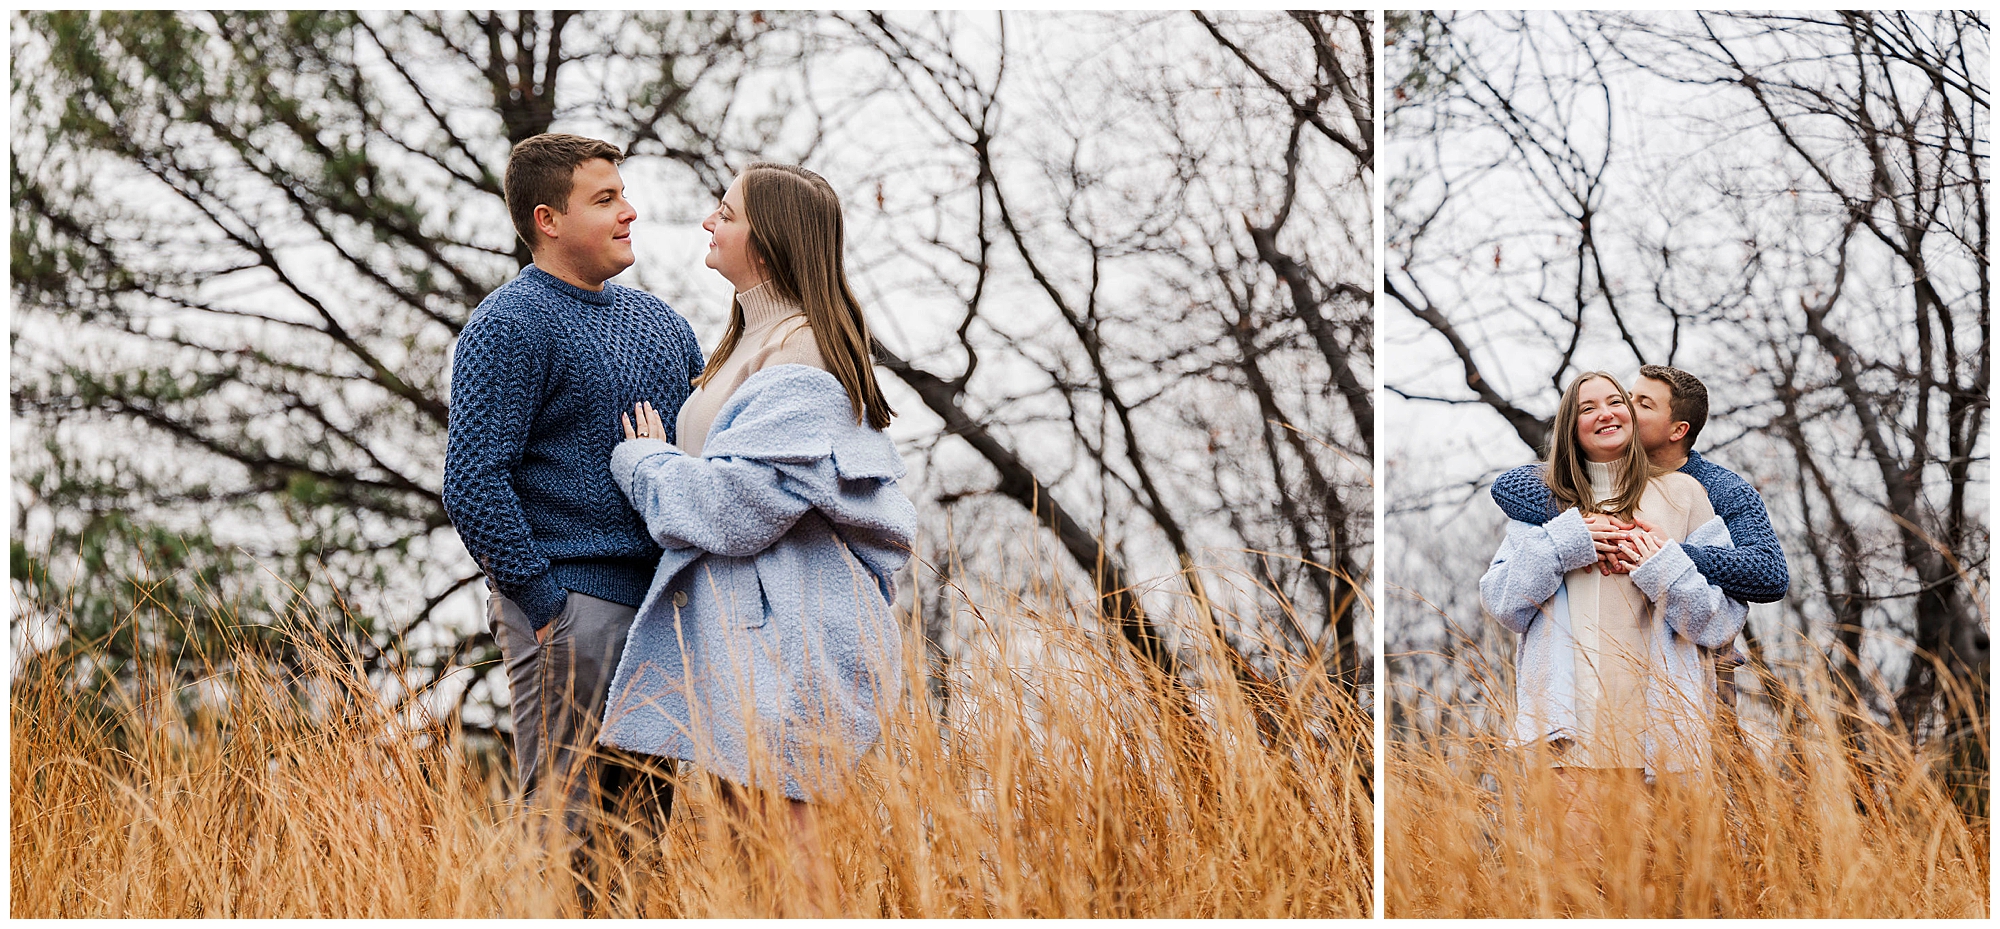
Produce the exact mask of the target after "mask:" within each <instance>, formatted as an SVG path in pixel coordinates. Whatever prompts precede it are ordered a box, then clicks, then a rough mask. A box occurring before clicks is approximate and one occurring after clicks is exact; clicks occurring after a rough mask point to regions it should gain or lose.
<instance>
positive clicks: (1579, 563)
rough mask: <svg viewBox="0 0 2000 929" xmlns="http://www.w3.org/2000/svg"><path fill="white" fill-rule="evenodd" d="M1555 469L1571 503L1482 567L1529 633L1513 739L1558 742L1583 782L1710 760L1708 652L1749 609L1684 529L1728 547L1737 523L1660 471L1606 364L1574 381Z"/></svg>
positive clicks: (1505, 615) (1495, 603) (1554, 484)
mask: <svg viewBox="0 0 2000 929" xmlns="http://www.w3.org/2000/svg"><path fill="white" fill-rule="evenodd" d="M1544 477H1545V479H1546V480H1547V481H1548V484H1549V490H1550V493H1551V495H1552V496H1553V497H1554V498H1555V500H1556V505H1557V506H1558V507H1562V508H1563V512H1562V514H1561V515H1560V516H1558V517H1557V518H1555V519H1553V520H1551V521H1549V523H1548V524H1546V525H1542V526H1537V525H1533V524H1531V523H1524V522H1514V523H1511V524H1510V525H1509V526H1508V529H1507V538H1506V540H1505V541H1504V542H1502V543H1501V546H1500V551H1499V552H1498V553H1497V554H1495V555H1494V556H1493V563H1492V565H1491V566H1490V567H1489V568H1487V571H1486V576H1485V577H1482V578H1481V579H1480V581H1479V592H1480V597H1481V599H1482V600H1484V602H1485V604H1486V608H1487V610H1489V611H1490V612H1491V613H1492V614H1493V615H1494V617H1495V618H1497V619H1499V620H1500V622H1501V623H1502V624H1503V625H1505V626H1506V627H1507V628H1508V629H1511V630H1513V631H1514V632H1516V633H1520V634H1521V640H1520V643H1519V645H1518V647H1517V649H1516V652H1515V687H1516V696H1517V698H1518V705H1517V710H1516V716H1515V722H1514V737H1515V740H1516V741H1517V742H1518V743H1520V744H1523V745H1539V744H1543V743H1547V744H1548V745H1549V746H1550V748H1551V750H1552V751H1553V753H1554V761H1553V764H1554V766H1555V767H1556V768H1558V769H1560V770H1559V772H1558V773H1559V775H1560V776H1561V778H1562V779H1563V781H1564V783H1565V786H1566V788H1568V789H1570V790H1572V792H1583V793H1593V792H1595V791H1597V790H1601V789H1602V788H1603V787H1604V786H1605V785H1604V783H1602V782H1604V781H1606V780H1618V779H1627V780H1639V779H1641V778H1644V779H1651V778H1652V777H1654V776H1655V775H1656V774H1657V772H1660V771H1669V772H1686V771H1692V770H1695V769H1697V768H1699V767H1700V766H1701V765H1702V764H1704V763H1705V761H1706V755H1707V747H1708V722H1709V719H1710V718H1711V717H1712V715H1713V712H1714V710H1713V702H1714V694H1715V681H1714V672H1713V668H1712V665H1711V664H1710V662H1708V661H1706V660H1705V656H1704V652H1705V651H1706V650H1708V649H1715V648H1720V647H1723V646H1726V645H1728V644H1729V643H1730V642H1731V641H1732V640H1734V639H1735V638H1736V634H1737V633H1738V632H1740V631H1741V630H1742V628H1743V620H1744V618H1745V616H1746V615H1747V614H1748V608H1747V607H1746V606H1745V605H1744V604H1743V603H1742V602H1741V601H1738V600H1733V599H1730V598H1729V597H1728V596H1726V595H1725V594H1723V593H1722V590H1721V589H1720V588H1718V587H1715V586H1713V585H1711V584H1709V583H1708V581H1707V579H1705V578H1703V577H1702V575H1701V572H1699V571H1697V570H1696V569H1695V567H1694V563H1693V562H1692V561H1690V560H1689V559H1688V557H1687V554H1686V552H1684V551H1682V550H1681V547H1680V543H1679V542H1677V541H1675V540H1676V539H1686V540H1687V541H1688V542H1689V543H1690V544H1701V545H1729V544H1730V541H1729V530H1728V529H1727V528H1726V527H1725V526H1724V525H1723V523H1722V520H1720V519H1718V518H1716V516H1715V512H1714V510H1713V509H1711V508H1710V506H1709V502H1708V494H1707V492H1706V491H1705V490H1703V489H1702V486H1701V484H1700V483H1699V482H1697V481H1696V480H1695V479H1694V478H1692V477H1689V476H1687V475H1685V474H1681V473H1679V472H1675V471H1667V472H1663V473H1654V472H1653V470H1652V467H1651V464H1650V463H1649V462H1648V460H1647V458H1646V452H1645V449H1644V448H1643V447H1642V446H1641V445H1640V443H1639V441H1638V437H1637V430H1635V429H1634V428H1633V426H1632V412H1631V402H1630V398H1629V397H1628V396H1627V395H1626V393H1625V389H1624V388H1623V387H1621V386H1620V385H1619V384H1618V381H1617V380H1616V379H1614V378H1613V377H1612V376H1611V375H1609V374H1605V373H1603V372H1589V373H1586V374H1581V375H1578V376H1577V378H1576V379H1575V380H1573V381H1571V382H1570V384H1569V387H1568V388H1567V389H1565V390H1564V391H1563V396H1562V401H1561V404H1560V406H1559V407H1558V409H1557V412H1556V423H1555V430H1554V435H1553V438H1552V441H1551V443H1550V450H1549V457H1548V463H1547V467H1546V468H1545V470H1544ZM1600 543H1602V545H1603V547H1605V548H1608V549H1611V551H1610V552H1609V553H1608V555H1607V557H1606V561H1605V564H1604V565H1603V569H1600V550H1599V548H1600ZM1586 781H1594V782H1596V783H1586ZM1584 805H1586V806H1594V805H1595V804H1592V803H1585V804H1584Z"/></svg>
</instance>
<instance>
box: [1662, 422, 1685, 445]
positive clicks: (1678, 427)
mask: <svg viewBox="0 0 2000 929" xmlns="http://www.w3.org/2000/svg"><path fill="white" fill-rule="evenodd" d="M1687 434H1688V424H1687V423H1684V422H1682V423H1675V424H1674V426H1673V428H1672V429H1668V430H1667V441H1669V442H1679V441H1680V440H1682V439H1685V438H1687Z"/></svg>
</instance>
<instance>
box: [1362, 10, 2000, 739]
mask: <svg viewBox="0 0 2000 929" xmlns="http://www.w3.org/2000/svg"><path fill="white" fill-rule="evenodd" d="M1391 26H1392V30H1394V32H1395V35H1394V38H1395V41H1393V42H1392V44H1391V72H1392V73H1395V74H1398V75H1399V77H1400V78H1401V81H1400V83H1399V90H1398V91H1397V92H1396V93H1393V94H1392V95H1391V96H1392V99H1395V100H1396V101H1397V104H1396V105H1395V106H1394V107H1392V109H1391V115H1390V122H1391V127H1390V129H1389V138H1390V139H1391V140H1392V145H1391V147H1390V151H1391V153H1392V157H1401V158H1403V159H1405V160H1404V161H1402V162H1401V163H1400V164H1399V170H1398V175H1397V176H1396V177H1394V178H1392V179H1391V181H1390V182H1389V187H1390V190H1391V192H1392V193H1391V197H1390V202H1389V204H1388V205H1387V211H1388V214H1389V216H1390V227H1389V230H1388V234H1389V240H1390V249H1391V255H1390V260H1389V261H1388V265H1389V268H1390V273H1389V280H1388V282H1387V284H1386V289H1387V290H1388V291H1389V292H1390V296H1391V298H1392V299H1393V300H1395V301H1397V303H1398V305H1400V306H1401V307H1402V308H1403V309H1404V310H1405V312H1406V313H1407V314H1408V317H1407V318H1408V319H1410V320H1411V323H1410V324H1407V325H1404V326H1401V327H1399V329H1398V331H1399V332H1400V333H1422V335H1421V336H1420V337H1419V336H1415V335H1410V336H1407V337H1406V338H1409V339H1410V340H1411V343H1410V344H1412V345H1417V346H1422V348H1421V349H1420V354H1419V355H1418V356H1417V357H1423V358H1427V359H1435V360H1436V361H1437V362H1440V363H1448V364H1450V366H1451V368H1452V370H1453V372H1454V374H1455V375H1456V376H1457V378H1456V379H1459V380H1462V381H1463V383H1464V384H1465V385H1466V388H1465V390H1464V392H1461V393H1452V392H1449V391H1446V390H1439V389H1437V388H1436V387H1432V386H1428V385H1424V384H1423V383H1422V378H1421V377H1411V378H1409V379H1407V380H1406V381H1405V382H1404V383H1400V384H1399V383H1398V379H1397V378H1389V379H1388V385H1389V386H1390V388H1391V390H1392V391H1394V392H1396V393H1397V394H1399V395H1400V396H1401V397H1403V398H1405V399H1406V400H1416V401H1419V402H1425V401H1439V402H1443V403H1449V404H1453V405H1455V406H1456V407H1459V408H1460V411H1463V412H1470V411H1472V410H1479V409H1483V410H1485V411H1487V413H1488V415H1489V416H1491V417H1493V419H1490V420H1488V421H1489V422H1495V423H1496V425H1498V424H1504V427H1505V429H1506V430H1507V431H1508V432H1511V433H1512V434H1513V435H1514V436H1515V437H1516V438H1518V439H1519V440H1520V442H1521V443H1522V444H1521V446H1517V448H1519V449H1520V450H1522V451H1527V450H1531V449H1532V450H1539V448H1540V445H1541V443H1542V441H1543V437H1544V436H1545V435H1546V431H1547V428H1548V425H1547V424H1548V419H1547V417H1546V416H1545V415H1539V411H1541V410H1546V409H1549V408H1550V405H1551V401H1552V400H1553V397H1554V393H1555V390H1556V389H1557V388H1558V387H1559V386H1560V383H1561V382H1562V381H1563V380H1565V379H1566V378H1567V376H1568V375H1570V374H1573V373H1574V372H1575V371H1576V370H1577V369H1578V368H1579V367H1603V366H1606V363H1607V362H1606V361H1605V360H1604V359H1606V358H1607V357H1608V358H1610V359H1612V361H1611V362H1610V363H1611V364H1614V365H1625V364H1629V365H1636V364H1639V363H1646V362H1666V363H1679V364H1682V365H1683V366H1686V367H1689V368H1691V369H1693V370H1695V371H1697V372H1698V373H1700V374H1702V375H1703V377H1704V378H1705V379H1706V380H1708V381H1709V384H1710V390H1711V398H1712V406H1711V425H1710V426H1709V429H1708V432H1707V433H1705V436H1704V439H1703V447H1704V450H1705V451H1708V452H1713V453H1715V454H1716V455H1718V456H1721V457H1722V458H1724V459H1725V460H1726V461H1728V463H1730V464H1732V465H1734V466H1736V467H1737V468H1738V469H1739V470H1742V471H1744V472H1745V473H1746V475H1748V476H1749V477H1751V479H1752V481H1753V483H1756V484H1758V485H1759V486H1760V488H1761V489H1762V490H1763V491H1764V492H1765V495H1766V501H1767V503H1769V504H1770V506H1771V509H1772V512H1773V516H1774V520H1775V522H1776V525H1777V527H1778V529H1779V531H1780V534H1781V537H1782V539H1783V540H1784V544H1785V547H1786V549H1787V551H1788V552H1790V553H1791V554H1792V555H1793V560H1794V566H1795V574H1794V577H1795V578H1796V579H1797V580H1796V581H1795V583H1794V586H1793V590H1792V593H1791V595H1790V597H1789V599H1788V600H1787V602H1786V604H1785V607H1784V609H1785V611H1786V615H1787V616H1789V617H1790V618H1791V619H1792V620H1795V621H1796V623H1797V627H1796V628H1792V627H1788V626H1784V625H1779V624H1775V623H1773V622H1771V621H1770V617H1772V615H1773V614H1772V613H1770V612H1753V622H1752V625H1751V627H1750V629H1749V630H1748V632H1747V634H1748V635H1749V636H1750V637H1751V644H1752V646H1753V650H1755V651H1760V652H1761V651H1762V650H1763V649H1764V647H1765V646H1769V645H1771V644H1772V643H1773V642H1777V643H1780V644H1782V643H1784V642H1787V641H1798V642H1803V643H1812V644H1814V645H1816V646H1817V647H1818V648H1820V649H1822V650H1823V652H1824V653H1825V659H1826V660H1827V661H1829V662H1831V663H1832V664H1833V665H1834V666H1835V668H1836V670H1837V672H1838V674H1839V676H1840V678H1841V679H1843V680H1845V681H1847V682H1848V684H1849V687H1850V688H1851V693H1850V697H1852V698H1853V699H1855V700H1856V701H1857V702H1858V703H1863V704H1869V705H1872V706H1874V707H1875V709H1877V710H1878V711H1879V712H1882V713H1885V714H1887V715H1890V716H1892V717H1894V718H1896V719H1899V720H1900V721H1901V722H1902V723H1903V724H1904V725H1905V726H1907V728H1908V731H1909V732H1910V734H1911V737H1912V738H1922V737H1923V736H1924V734H1925V733H1928V732H1933V731H1938V732H1942V733H1943V734H1945V735H1946V736H1947V738H1949V739H1950V740H1951V741H1952V743H1953V745H1954V746H1955V748H1958V749H1964V751H1961V752H1959V754H1960V755H1961V760H1962V761H1965V762H1966V769H1967V770H1975V769H1976V770H1978V771H1982V772H1983V770H1984V769H1985V762H1984V759H1983V757H1978V758H1974V757H1971V755H1972V754H1978V753H1980V752H1983V749H1974V748H1971V746H1974V745H1976V744H1978V739H1977V738H1976V737H1974V736H1973V733H1976V732H1983V731H1984V725H1985V718H1984V711H1983V709H1981V708H1983V706H1984V698H1983V696H1980V695H1981V694H1983V692H1984V691H1983V687H1984V684H1983V682H1984V680H1985V675H1986V673H1987V672H1986V668H1987V666H1988V660H1989V659H1988V657H1987V654H1988V653H1987V647H1988V646H1987V633H1986V631H1985V628H1984V622H1985V617H1984V615H1983V613H1982V612H1981V611H1980V610H1979V608H1978V606H1977V604H1978V603H1980V602H1981V601H1982V600H1983V597H1984V590H1985V578H1986V570H1987V568H1986V558H1987V549H1988V544H1987V536H1986V533H1987V528H1986V525H1985V523H1984V516H1983V514H1984V512H1985V506H1986V504H1985V484H1986V478H1985V465H1984V462H1985V447H1986V432H1985V408H1986V404H1987V397H1986V385H1987V382H1988V378H1989V376H1990V367H1989V361H1988V351H1989V346H1990V338H1989V332H1990V329H1989V321H1988V320H1989V317H1988V310H1989V300H1990V296H1989V293H1990V292H1989V289H1988V285H1987V281H1986V270H1985V264H1986V255H1987V252H1986V248H1987V245H1986V222H1987V217H1986V212H1985V210H1986V207H1985V201H1984V198H1983V193H1984V191H1983V187H1984V179H1983V175H1982V172H1983V169H1984V159H1985V157H1986V154H1985V145H1986V141H1985V139H1984V138H1983V137H1981V136H1980V134H1979V133H1980V131H1981V129H1980V127H1981V126H1983V124H1984V122H1985V119H1986V88H1985V86H1984V84H1983V83H1982V82H1983V80H1984V74H1985V71H1984V68H1985V62H1986V54H1987V48H1986V43H1987V34H1986V27H1985V23H1984V21H1983V19H1981V18H1980V17H1979V16H1978V15H1976V14H1959V13H1942V14H1839V15H1818V14H1779V15H1770V16H1764V15H1736V14H1728V15H1708V14H1696V15H1691V16H1673V15H1661V16H1654V15H1643V16H1640V15H1634V16H1599V15H1581V14H1561V15H1553V16H1536V15H1512V14H1509V15H1497V16H1496V15H1464V16H1446V15H1438V16H1430V15H1428V14H1427V15H1423V16H1416V17H1410V18H1406V19H1402V20H1398V21H1392V23H1391ZM1621 94H1622V95H1623V98H1622V100H1621V96H1620V95H1621ZM1585 101H1590V103H1589V105H1588V106H1584V102H1585ZM1632 101H1644V102H1645V103H1644V105H1641V104H1639V103H1634V102H1632ZM1645 121H1655V122H1658V123H1660V124H1662V125H1667V126H1671V127H1672V129H1671V131H1672V132H1678V133H1683V134H1684V136H1683V141H1677V142H1672V143H1668V144H1666V145H1663V146H1661V145H1660V142H1661V140H1662V138H1663V136H1660V135H1648V133H1647V132H1646V131H1645V127H1644V126H1643V125H1642V126H1641V127H1640V128H1631V127H1633V125H1634V123H1635V122H1641V123H1643V122H1645ZM1621 124H1622V125H1623V126H1625V127H1627V129H1626V131H1624V132H1621V131H1620V129H1619V126H1620V125H1621ZM1641 140H1650V141H1651V142H1652V143H1653V144H1654V145H1655V146H1659V147H1662V148H1664V149H1665V150H1666V151H1667V152H1672V153H1673V154H1670V155H1663V154H1662V153H1661V152H1659V151H1646V150H1645V149H1646V148H1647V147H1648V146H1647V145H1646V144H1645V143H1644V142H1642V141H1641ZM1676 145H1678V146H1680V147H1679V148H1676V147H1675V146H1676ZM1496 201H1497V202H1498V203H1499V204H1500V205H1498V206H1495V205H1494V203H1495V202H1496ZM1502 214H1504V215H1502ZM1496 217H1498V218H1496ZM1398 357H1399V360H1400V359H1401V357H1403V356H1398ZM1580 357H1588V358H1590V359H1591V360H1590V361H1588V362H1584V363H1581V364H1579V362H1578V359H1579V358H1580ZM1399 367H1404V368H1405V369H1406V370H1413V371H1427V370H1431V369H1430V368H1426V367H1425V366H1424V364H1421V363H1419V364H1413V365H1404V364H1399ZM1425 376H1428V375H1425ZM1544 376H1547V377H1548V380H1547V381H1546V382H1545V383H1537V382H1538V381H1540V379H1541V378H1542V377H1544ZM1530 385H1532V386H1530ZM1454 415H1456V413H1454ZM1465 421H1467V422H1471V421H1472V420H1465ZM1392 461H1394V457H1393V456H1392ZM1458 467H1460V468H1463V467H1464V465H1459V466H1458ZM1461 473H1463V472H1461ZM1487 473H1488V474H1490V471H1489V472H1487ZM1469 477H1470V480H1469V481H1467V482H1466V483H1465V484H1458V483H1454V482H1447V483H1446V484H1444V485H1442V487H1434V488H1433V491H1435V490H1437V489H1448V488H1450V487H1458V486H1463V487H1465V488H1467V489H1468V490H1470V491H1471V492H1472V493H1477V490H1478V489H1479V486H1480V484H1481V476H1480V475H1470V476H1469ZM1404 486H1405V485H1403V484H1401V483H1398V484H1397V486H1396V487H1394V488H1392V490H1391V493H1392V496H1395V495H1397V494H1400V493H1402V492H1404ZM1417 490H1418V492H1419V496H1420V497H1421V498H1422V499H1428V500H1436V499H1442V498H1439V497H1437V496H1436V494H1435V493H1434V492H1432V493H1429V494H1425V493H1424V492H1423V489H1422V488H1417ZM1401 512H1402V513H1404V514H1406V516H1398V517H1395V518H1396V519H1398V520H1404V521H1402V522H1401V524H1400V525H1401V528H1392V530H1391V534H1392V535H1400V534H1403V533H1408V532H1416V533H1418V534H1422V533H1423V532H1426V531H1428V530H1426V529H1422V528H1418V527H1424V526H1436V525H1438V523H1437V518H1438V517H1437V516H1436V515H1434V514H1432V513H1430V512H1428V511H1426V510H1424V509H1422V508H1413V509H1407V510H1403V511H1401ZM1451 512H1452V513H1454V514H1459V513H1462V512H1472V513H1475V514H1477V515H1476V518H1478V519H1481V520H1486V521H1489V522H1487V523H1485V524H1487V525H1491V524H1492V523H1491V522H1490V520H1493V519H1495V518H1497V517H1496V516H1494V515H1490V514H1491V511H1490V510H1489V509H1484V508H1478V509H1475V510H1471V511H1451ZM1467 541H1468V542H1470V541H1471V540H1470V539H1468V540H1467ZM1472 544H1476V543H1472ZM1434 560H1435V559H1434ZM1438 563H1440V564H1441V563H1442V561H1438ZM1412 567H1413V568H1416V569H1417V570H1419V572H1420V573H1421V571H1422V566H1421V564H1420V563H1413V564H1412ZM1798 567H1805V568H1807V569H1808V570H1804V571H1798V570H1797V568H1798ZM1460 570H1463V569H1462V568H1461V569H1460ZM1465 580H1466V579H1464V578H1460V579H1459V582H1461V583H1462V582H1464V581H1465ZM1442 581H1443V579H1441V578H1439V579H1425V578H1423V577H1421V576H1411V577H1409V578H1408V580H1407V581H1406V582H1404V583H1407V584H1409V585H1411V586H1412V589H1418V590H1422V589H1433V590H1434V589H1435V585H1436V584H1437V583H1440V582H1442ZM1759 617H1764V619H1759ZM1898 640H1901V641H1902V642H1904V643H1906V644H1903V645H1898V644H1897V643H1898ZM1871 654H1872V655H1873V656H1874V657H1873V658H1872V659H1871V658H1869V657H1868V656H1870V655H1871ZM1885 670H1886V671H1893V672H1894V673H1897V674H1900V676H1901V683H1900V684H1899V685H1897V686H1896V687H1895V688H1894V690H1895V692H1894V693H1893V694H1874V693H1873V692H1872V690H1871V688H1872V685H1871V684H1870V683H1869V681H1871V680H1873V679H1875V678H1877V677H1878V676H1879V674H1880V673H1881V672H1882V671H1885ZM1877 697H1880V698H1881V701H1880V702H1877V701H1876V698H1877ZM1968 753H1970V754H1968ZM1981 776H1983V775H1981Z"/></svg>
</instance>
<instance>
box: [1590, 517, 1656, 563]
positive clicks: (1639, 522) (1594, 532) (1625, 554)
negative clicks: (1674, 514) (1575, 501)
mask: <svg viewBox="0 0 2000 929" xmlns="http://www.w3.org/2000/svg"><path fill="white" fill-rule="evenodd" d="M1583 524H1584V526H1586V527H1588V528H1589V529H1590V541H1591V544H1592V545H1595V546H1596V547H1597V570H1598V573H1600V574H1606V575H1609V574H1630V573H1632V569H1634V568H1637V567H1638V566H1640V565H1642V564H1645V563H1646V559H1648V558H1651V557H1653V556H1654V555H1655V554H1657V553H1659V551H1660V550H1661V549H1663V548H1666V547H1667V537H1666V536H1665V535H1664V534H1662V533H1661V532H1660V530H1659V529H1658V528H1656V527H1654V526H1653V524H1652V523H1649V522H1646V521H1645V520H1643V519H1639V518H1637V517H1633V519H1632V521H1631V522H1629V523H1628V522H1620V521H1619V520H1618V518H1617V517H1614V516H1608V515H1606V514H1603V513H1592V514H1591V515H1589V516H1585V517H1584V518H1583Z"/></svg>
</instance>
